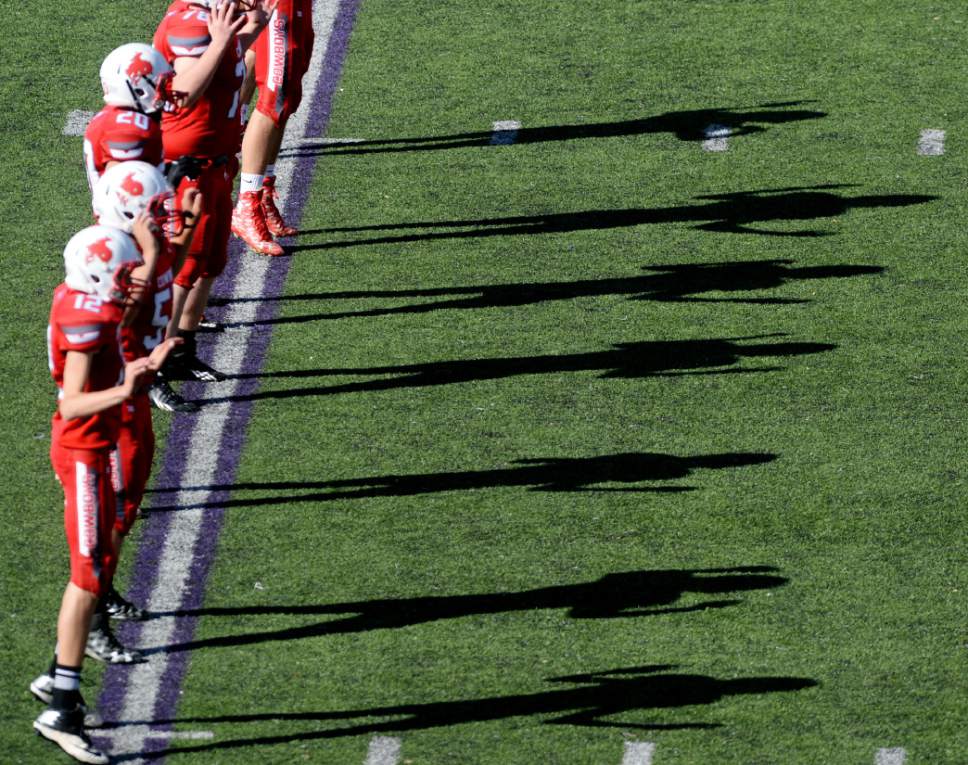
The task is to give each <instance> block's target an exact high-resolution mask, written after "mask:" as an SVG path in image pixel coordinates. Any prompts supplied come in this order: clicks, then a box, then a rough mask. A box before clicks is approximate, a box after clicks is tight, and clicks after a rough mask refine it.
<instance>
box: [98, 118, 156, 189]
mask: <svg viewBox="0 0 968 765" xmlns="http://www.w3.org/2000/svg"><path fill="white" fill-rule="evenodd" d="M129 159H137V160H140V161H141V162H147V163H148V164H149V165H156V166H159V169H160V165H161V163H162V151H161V123H160V122H159V121H158V120H156V119H152V118H151V117H149V116H148V115H147V114H142V113H141V112H139V111H136V110H134V109H127V108H125V107H122V106H105V107H104V108H103V109H102V110H101V111H99V112H98V113H97V114H95V115H94V119H92V120H91V122H90V124H89V125H88V126H87V130H86V131H85V132H84V166H85V168H86V169H87V180H88V183H89V184H90V186H91V190H92V191H93V190H94V184H95V183H97V181H98V178H100V177H101V174H102V173H104V171H105V169H106V168H107V164H108V162H124V161H126V160H129Z"/></svg>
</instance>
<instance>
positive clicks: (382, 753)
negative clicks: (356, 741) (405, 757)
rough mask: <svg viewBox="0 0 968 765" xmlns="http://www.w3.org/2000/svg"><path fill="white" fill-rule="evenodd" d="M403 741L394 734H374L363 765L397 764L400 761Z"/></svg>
mask: <svg viewBox="0 0 968 765" xmlns="http://www.w3.org/2000/svg"><path fill="white" fill-rule="evenodd" d="M400 747H401V741H400V739H398V738H395V737H393V736H374V737H373V738H372V739H370V747H369V749H368V750H367V752H366V762H364V763H363V765H397V763H398V762H399V761H400Z"/></svg>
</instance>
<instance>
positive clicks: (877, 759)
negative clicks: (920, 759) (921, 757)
mask: <svg viewBox="0 0 968 765" xmlns="http://www.w3.org/2000/svg"><path fill="white" fill-rule="evenodd" d="M906 758H907V752H905V751H904V750H903V749H902V748H901V747H899V746H898V747H894V748H892V749H878V750H877V754H876V755H874V765H904V760H905V759H906Z"/></svg>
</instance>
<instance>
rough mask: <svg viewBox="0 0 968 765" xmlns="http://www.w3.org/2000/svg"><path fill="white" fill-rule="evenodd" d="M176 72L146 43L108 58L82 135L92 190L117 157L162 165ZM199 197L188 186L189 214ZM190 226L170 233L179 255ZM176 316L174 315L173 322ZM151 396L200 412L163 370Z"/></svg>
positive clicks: (185, 205)
mask: <svg viewBox="0 0 968 765" xmlns="http://www.w3.org/2000/svg"><path fill="white" fill-rule="evenodd" d="M173 76H174V71H173V70H172V68H171V66H170V65H169V64H168V62H167V61H165V59H164V57H162V55H161V54H160V53H158V51H157V50H155V49H154V48H152V47H151V46H150V45H145V44H144V43H127V44H125V45H122V46H120V47H118V48H115V49H114V50H113V51H111V52H110V53H109V54H108V55H107V57H106V58H105V59H104V62H103V63H102V64H101V71H100V77H101V88H102V90H103V91H104V103H105V104H106V105H105V107H104V109H102V110H101V111H100V112H98V113H97V114H96V115H95V116H94V118H93V119H92V120H91V122H90V124H89V125H88V127H87V131H86V132H85V134H84V165H85V168H86V170H87V178H88V183H89V185H90V187H91V191H92V192H93V191H94V188H95V186H96V185H97V182H98V180H99V179H100V177H101V176H102V175H103V174H104V172H105V171H106V170H107V169H108V168H110V167H112V166H113V165H116V164H117V163H118V162H124V161H128V160H139V161H143V162H147V163H149V164H151V165H156V166H158V168H159V169H162V168H163V165H164V159H163V154H162V142H161V113H162V111H176V110H177V109H178V103H179V100H180V97H179V94H178V93H176V92H175V91H174V90H172V87H171V83H172V78H173ZM198 196H199V195H198V192H197V190H195V189H189V190H187V191H186V194H185V196H184V197H183V199H182V200H181V206H182V209H184V210H186V211H188V213H189V218H190V217H191V215H192V214H195V215H197V214H198V213H199V212H200V211H201V199H199V198H198ZM96 215H97V211H96V210H95V217H96ZM190 228H191V227H188V228H186V229H185V230H184V231H183V232H182V233H181V234H179V235H177V236H173V237H172V242H173V244H175V245H176V246H177V247H178V248H179V254H180V256H181V257H184V251H185V250H186V249H187V247H188V245H189V243H190V236H191V231H190V230H189V229H190ZM176 319H177V316H174V317H173V322H172V323H173V324H175V323H176V321H175V320H176ZM173 329H174V327H173ZM148 396H149V398H150V399H151V402H152V403H153V404H154V405H155V406H157V407H158V408H159V409H163V410H165V411H169V412H176V411H177V412H194V411H198V405H197V404H195V403H194V402H191V401H186V400H185V399H184V398H182V397H181V396H180V395H179V394H178V393H176V392H175V391H174V390H172V388H171V386H170V385H169V384H168V382H167V381H166V380H165V379H164V377H163V376H162V375H161V374H159V375H158V376H157V378H156V379H155V381H154V382H153V383H152V384H151V387H150V388H149V389H148Z"/></svg>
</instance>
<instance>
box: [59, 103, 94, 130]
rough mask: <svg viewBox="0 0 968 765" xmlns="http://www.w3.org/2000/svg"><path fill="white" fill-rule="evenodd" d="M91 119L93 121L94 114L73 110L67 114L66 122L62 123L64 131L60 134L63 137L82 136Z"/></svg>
mask: <svg viewBox="0 0 968 765" xmlns="http://www.w3.org/2000/svg"><path fill="white" fill-rule="evenodd" d="M92 119H94V112H85V111H82V110H81V109H74V110H73V111H70V112H68V113H67V122H65V123H64V129H63V130H62V131H61V132H62V133H63V134H64V135H84V131H85V130H87V126H88V124H89V123H90V121H91V120H92Z"/></svg>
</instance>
